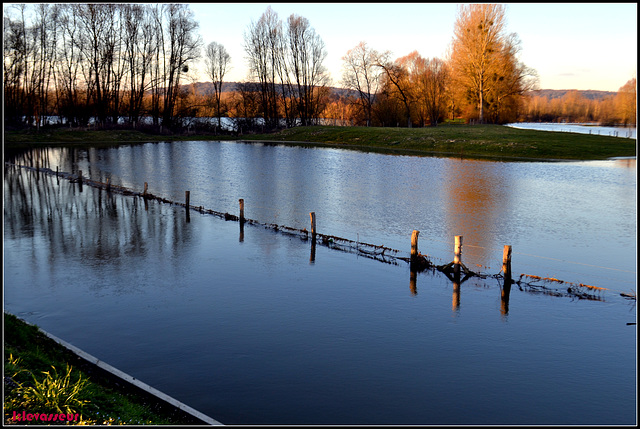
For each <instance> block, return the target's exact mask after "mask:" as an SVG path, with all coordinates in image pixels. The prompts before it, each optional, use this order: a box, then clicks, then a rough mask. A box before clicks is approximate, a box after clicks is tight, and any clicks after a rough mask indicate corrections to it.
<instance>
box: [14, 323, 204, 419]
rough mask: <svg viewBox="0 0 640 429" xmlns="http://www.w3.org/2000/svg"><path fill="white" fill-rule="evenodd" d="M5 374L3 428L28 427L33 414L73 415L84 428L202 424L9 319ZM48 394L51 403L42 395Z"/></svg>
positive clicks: (39, 332)
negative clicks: (85, 426) (27, 421)
mask: <svg viewBox="0 0 640 429" xmlns="http://www.w3.org/2000/svg"><path fill="white" fill-rule="evenodd" d="M52 367H54V368H55V370H54V369H52ZM4 368H5V373H4V393H5V395H4V423H5V424H7V425H10V424H26V422H24V421H23V418H27V415H29V414H30V415H31V420H33V415H34V413H39V415H43V414H44V415H47V416H52V417H54V416H55V417H59V415H61V414H64V415H65V419H69V418H68V417H67V416H69V415H71V416H72V417H73V418H72V419H69V420H72V422H73V423H74V424H82V425H106V424H108V425H111V424H127V425H132V424H133V425H143V424H144V425H202V424H203V422H202V421H200V420H198V419H196V418H194V417H193V416H191V415H189V414H187V413H185V412H184V411H182V410H179V409H177V408H175V407H173V406H171V405H170V404H167V403H165V402H163V401H161V400H159V399H158V398H156V397H155V396H153V395H151V394H149V393H147V392H144V391H143V390H141V389H139V388H136V387H135V386H132V385H130V384H129V383H128V382H126V381H124V380H122V379H120V378H118V377H116V376H114V375H113V374H110V373H109V372H107V371H105V370H104V369H102V368H99V367H98V366H96V365H93V364H91V363H90V362H87V361H85V360H83V359H82V358H80V357H79V356H78V355H76V354H74V353H72V352H71V351H70V350H68V349H66V348H65V347H63V346H62V345H60V344H58V343H56V342H55V341H54V340H52V339H51V338H49V337H47V336H46V335H45V334H44V333H42V332H41V331H40V330H39V329H38V328H37V327H36V326H33V325H29V324H27V323H25V322H24V321H22V320H20V319H18V318H17V317H16V316H14V315H12V314H8V313H4ZM67 368H70V369H71V372H70V375H69V378H68V379H66V378H65V374H66V373H67ZM44 372H48V373H49V374H50V375H51V376H52V377H47V376H46V374H45V373H44ZM32 374H33V375H32ZM54 374H57V376H58V377H56V376H55V375H54ZM45 390H46V392H47V394H48V396H47V398H49V401H48V402H47V401H45V400H44V399H43V397H41V396H40V395H39V394H40V393H42V392H44V391H45ZM51 398H54V399H57V400H52V399H51ZM36 420H38V418H37V417H36ZM41 423H42V422H39V421H34V422H33V423H32V424H41Z"/></svg>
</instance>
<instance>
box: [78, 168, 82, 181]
mask: <svg viewBox="0 0 640 429" xmlns="http://www.w3.org/2000/svg"><path fill="white" fill-rule="evenodd" d="M78 182H80V183H82V170H78Z"/></svg>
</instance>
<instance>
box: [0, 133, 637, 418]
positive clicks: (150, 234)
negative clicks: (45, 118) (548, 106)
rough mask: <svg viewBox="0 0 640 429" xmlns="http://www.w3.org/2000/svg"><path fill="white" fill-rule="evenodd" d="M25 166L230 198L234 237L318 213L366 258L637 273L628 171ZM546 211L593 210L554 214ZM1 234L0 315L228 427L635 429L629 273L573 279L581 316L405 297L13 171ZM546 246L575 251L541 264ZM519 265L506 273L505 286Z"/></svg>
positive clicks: (77, 155)
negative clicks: (584, 284)
mask: <svg viewBox="0 0 640 429" xmlns="http://www.w3.org/2000/svg"><path fill="white" fill-rule="evenodd" d="M45 154H46V156H44V155H45ZM40 155H42V157H41V158H40V159H46V160H47V162H48V163H49V166H50V168H51V167H52V169H53V170H54V171H55V167H56V166H59V168H60V170H61V171H71V170H74V171H75V170H77V169H81V170H82V171H83V174H85V175H89V176H91V177H92V178H94V179H97V178H100V177H106V176H110V177H111V178H112V183H114V184H124V185H128V186H131V187H137V188H138V189H139V190H141V189H142V184H143V183H144V181H147V182H149V192H151V193H153V194H155V195H162V196H163V197H166V198H170V199H175V200H177V201H183V199H184V190H185V189H189V188H190V189H191V202H192V204H195V205H200V204H202V205H204V206H205V207H208V208H214V209H216V210H222V211H225V210H226V211H229V212H231V213H237V199H238V198H240V197H244V198H245V201H246V202H247V204H246V208H245V211H246V215H247V217H250V218H255V219H259V220H262V221H265V222H267V221H271V220H277V223H280V224H287V225H291V226H297V225H295V224H296V223H298V224H299V226H301V227H308V225H307V222H308V212H309V211H311V210H314V209H315V211H316V213H318V219H319V229H321V228H322V229H324V230H325V231H326V232H328V233H335V234H336V235H339V234H340V230H342V232H343V233H344V235H348V234H349V233H351V234H353V231H366V230H367V231H369V232H367V233H364V232H362V233H361V234H360V235H361V236H366V237H367V238H368V239H369V241H372V242H375V243H378V242H385V243H387V242H388V243H394V242H395V243H397V244H398V247H399V248H403V247H404V248H407V247H409V246H408V244H409V238H410V233H411V229H412V227H411V226H412V225H416V224H419V228H418V229H420V228H422V229H421V231H422V232H421V236H420V238H421V241H420V243H421V245H420V247H421V250H422V249H423V245H424V248H425V250H424V251H427V250H430V249H429V247H431V246H433V247H435V246H436V244H437V243H438V241H436V240H435V239H434V238H433V237H437V238H440V237H439V236H438V234H440V235H441V236H442V238H443V241H445V242H446V241H450V242H451V245H452V241H453V240H452V237H450V235H451V232H452V231H453V230H457V229H455V228H460V229H464V232H465V233H466V235H465V238H464V240H465V241H464V242H465V243H468V244H469V245H470V246H473V245H478V246H479V245H484V246H487V245H488V244H491V245H495V243H500V242H501V241H502V240H503V239H504V238H505V237H511V238H516V237H518V236H519V235H520V234H527V235H530V236H532V237H533V238H531V237H530V238H529V239H528V240H524V239H522V240H520V241H519V242H518V243H520V244H519V245H520V246H524V245H525V243H528V242H529V240H534V241H535V244H534V245H530V246H531V247H530V249H534V250H531V251H532V252H535V251H540V250H545V249H546V250H551V249H552V250H555V253H554V254H553V255H552V256H561V257H565V258H566V257H569V256H568V255H571V256H575V255H580V256H585V257H586V256H589V255H591V254H592V253H594V254H602V256H603V257H604V254H605V253H606V252H608V251H611V252H614V253H616V257H615V258H610V259H607V261H606V263H611V264H612V263H613V261H617V260H618V259H619V258H622V259H623V260H622V261H618V263H619V264H620V267H622V268H620V269H623V268H624V269H627V270H629V271H634V272H635V237H633V235H634V232H635V171H634V170H635V161H634V162H633V164H626V163H630V161H607V162H596V163H559V164H544V163H534V164H529V163H525V164H507V163H481V162H473V161H470V162H466V161H460V160H447V159H438V158H412V157H392V156H384V155H367V154H360V153H356V152H341V151H335V150H324V149H303V148H286V147H280V146H275V147H268V146H261V145H245V144H232V143H195V142H194V143H185V144H182V143H181V144H173V145H171V144H149V145H140V146H130V147H122V148H119V149H115V148H114V149H102V150H91V151H70V150H66V149H49V150H47V151H45V152H44V153H41V154H40ZM34 156H35V158H33V159H38V154H34ZM26 158H28V157H25V156H23V155H21V156H19V157H18V158H17V159H16V160H17V161H20V162H26V161H25V159H26ZM534 167H538V168H534ZM415 177H420V178H421V180H414V178H415ZM471 178H472V179H473V180H471ZM425 182H426V183H425ZM462 183H467V185H468V186H465V187H462V186H461V184H462ZM495 187H497V188H495ZM583 187H585V188H588V189H589V192H581V189H583ZM199 188H200V190H197V189H199ZM494 188H495V189H494ZM251 191H253V192H251ZM567 191H570V192H567ZM538 193H539V194H542V195H536V194H538ZM390 195H392V196H394V198H389V196H390ZM411 195H417V197H410V196H411ZM405 198H406V201H404V199H405ZM563 198H564V199H565V200H566V199H569V201H568V202H570V203H574V204H577V203H580V204H583V205H587V206H588V207H590V209H589V210H582V211H577V210H573V209H571V207H572V206H573V205H574V204H568V205H567V208H564V209H562V207H561V206H562V204H560V203H559V202H557V201H556V200H557V199H563ZM436 199H438V201H435V200H436ZM590 199H593V200H597V201H599V202H600V204H595V203H593V202H592V201H590ZM386 200H392V201H393V204H392V203H389V202H387V201H386ZM631 200H632V201H631ZM542 201H544V202H545V204H541V202H542ZM532 202H536V203H537V204H531V208H528V205H529V204H530V203H532ZM608 204H611V205H612V207H609V206H608ZM541 205H542V206H544V207H540V206H541ZM318 207H320V208H318ZM596 209H599V210H596ZM546 211H550V213H546ZM458 212H460V213H459V214H458ZM576 213H579V214H580V216H579V217H577V218H576ZM559 214H562V215H563V216H564V217H565V218H567V219H562V216H559ZM385 215H388V216H385ZM441 215H442V216H441ZM423 216H427V217H428V219H429V222H426V221H424V220H421V219H422V218H423ZM540 216H542V219H539V217H540ZM611 216H616V217H618V219H617V220H615V221H612V220H611V218H610V217H611ZM299 218H301V219H299ZM550 219H552V220H553V223H550V222H549V221H550ZM607 219H608V221H607ZM4 220H5V224H4V232H5V238H4V249H5V253H4V276H5V278H4V281H5V291H4V292H5V294H4V295H5V298H4V299H5V309H6V310H7V311H10V312H12V313H14V314H17V315H19V316H20V317H23V318H25V319H26V320H28V321H30V322H32V323H37V324H38V325H39V326H41V327H43V329H45V330H47V331H49V332H51V333H53V334H54V335H57V336H59V337H61V338H63V339H65V340H67V341H69V342H71V343H73V344H75V345H76V346H78V347H81V348H83V349H84V350H86V351H87V352H88V353H91V354H93V355H95V356H97V357H99V358H100V359H102V360H104V361H106V362H108V363H109V364H111V365H114V366H116V367H117V368H119V369H122V370H123V371H125V372H127V373H129V374H131V375H133V376H134V377H136V378H139V379H141V380H142V381H144V382H146V383H149V384H151V385H152V386H154V387H156V388H158V389H160V390H161V391H164V392H166V393H168V394H170V395H172V396H174V397H176V398H177V399H179V400H181V401H183V402H185V403H187V404H188V405H190V406H192V407H194V408H196V409H198V410H199V411H202V412H204V413H206V414H209V415H211V416H212V417H213V418H215V419H217V420H219V421H221V422H222V423H225V424H633V423H635V416H636V400H637V392H636V372H635V371H636V355H635V351H636V328H635V326H633V325H627V323H630V322H635V320H636V317H635V316H636V315H635V305H634V301H629V300H626V299H624V298H623V297H621V296H620V295H619V293H618V290H617V289H619V290H622V291H627V290H628V289H629V288H634V287H635V284H634V283H635V273H634V274H629V273H624V272H618V271H613V270H604V273H605V274H603V270H602V269H599V270H596V269H595V268H593V267H583V266H574V267H572V271H576V272H577V273H576V276H578V277H581V276H585V275H593V276H595V274H597V273H600V274H601V275H602V276H603V277H604V278H608V279H609V281H604V280H603V281H602V282H600V283H599V285H603V286H605V287H609V288H610V289H609V290H606V291H600V292H596V293H594V294H593V297H594V298H597V299H598V300H584V299H577V298H575V297H572V296H566V295H565V296H554V295H553V294H551V292H552V291H550V290H544V289H531V288H527V287H523V288H519V287H517V286H514V287H512V289H511V294H510V297H509V299H508V301H507V302H505V300H503V299H502V298H501V287H500V285H499V284H498V283H497V282H496V281H495V280H492V279H489V280H482V279H477V278H473V279H470V280H467V281H466V282H464V283H462V285H460V286H459V287H455V286H454V285H452V283H451V281H450V280H449V279H447V278H446V277H445V276H444V275H442V274H439V273H431V272H424V273H420V274H418V275H417V279H416V282H415V285H414V284H413V283H412V281H411V275H410V272H409V269H408V266H407V265H406V264H402V263H400V264H398V265H390V264H384V263H381V262H378V261H374V260H371V259H368V258H363V257H359V256H357V255H355V254H351V253H344V252H338V251H335V250H332V249H329V248H327V247H325V246H322V245H319V246H317V247H316V249H315V252H314V253H312V250H311V248H310V243H309V241H306V240H302V239H300V238H299V237H296V236H290V235H287V234H282V233H278V232H274V231H273V230H270V229H265V228H263V227H256V226H251V225H245V226H244V228H243V229H240V227H239V224H238V223H237V222H225V221H224V220H221V219H219V218H217V217H214V216H211V215H201V214H198V213H197V212H192V213H191V215H190V219H189V222H187V218H186V213H185V210H184V208H182V207H179V206H175V205H170V204H161V203H158V202H156V201H148V202H147V204H145V202H144V201H143V200H142V199H141V198H137V197H131V196H124V195H119V194H116V193H107V192H106V191H104V190H98V189H95V188H92V187H88V186H86V185H85V186H83V187H82V188H80V186H79V184H77V183H70V182H68V181H67V180H64V179H59V180H57V179H56V178H55V177H54V176H47V175H44V174H39V175H38V174H37V173H35V172H33V171H29V170H24V169H22V170H16V169H13V168H7V169H6V171H5V181H4ZM505 220H509V222H506V221H505ZM420 222H422V223H420ZM509 225H510V226H509ZM427 226H428V227H427ZM507 226H509V227H507ZM593 227H599V228H603V229H604V230H603V231H600V232H597V233H593V232H592V231H591V230H592V228H593ZM407 229H408V231H407ZM334 230H338V231H337V232H336V231H334ZM505 230H506V231H505ZM321 232H322V231H321ZM474 232H475V235H474ZM627 233H629V234H628V235H630V236H631V237H630V238H628V239H627V238H626V237H627ZM493 235H497V238H495V237H493ZM550 236H559V237H564V238H566V237H581V241H580V243H574V244H568V245H560V244H559V243H562V242H563V241H554V242H553V243H551V244H546V243H545V240H546V239H548V238H549V237H550ZM423 237H424V239H423ZM361 238H362V237H361ZM449 239H450V240H449ZM610 241H611V242H615V243H610ZM445 244H446V245H445V246H443V249H442V251H441V256H442V259H443V260H447V261H448V260H450V259H448V258H450V256H451V255H450V253H451V252H450V246H449V243H445ZM593 247H599V248H600V251H593V252H592V250H591V249H592V248H593ZM618 247H623V248H626V249H627V252H624V251H620V250H619V249H617V248H618ZM465 249H466V248H465ZM472 249H474V248H473V247H472V248H471V249H470V250H469V252H468V253H467V252H466V250H465V252H464V254H463V260H465V261H467V262H468V264H469V265H472V263H471V260H472V259H471V255H477V257H478V258H480V259H482V258H483V257H486V258H487V261H489V260H491V257H490V255H492V252H493V249H492V250H490V251H488V250H483V249H476V252H475V253H474V252H473V251H472ZM514 249H516V250H517V249H518V245H514ZM603 249H604V251H603ZM629 249H630V250H629ZM407 250H408V249H407ZM497 250H499V251H500V252H501V249H497ZM626 253H632V255H630V256H625V254H626ZM312 255H313V257H312ZM486 255H488V256H486ZM625 257H627V258H628V259H627V261H626V262H625V261H624V258H625ZM524 258H525V255H517V254H516V255H514V273H519V272H521V269H524V268H523V266H522V265H521V264H522V260H521V259H524ZM311 259H313V261H311ZM537 259H540V258H537ZM537 259H536V258H531V260H537ZM578 259H582V258H578ZM499 260H500V259H499ZM541 261H542V262H537V265H535V264H534V266H532V267H530V268H531V269H534V268H544V267H546V261H547V260H546V259H544V260H541ZM604 263H605V262H602V264H604ZM492 264H493V263H492ZM493 265H495V264H493ZM560 265H562V264H560ZM491 268H493V267H491ZM493 271H494V272H496V271H497V270H495V268H494V270H493ZM527 271H529V270H527ZM527 271H525V272H527ZM535 274H540V273H539V271H536V272H535ZM558 277H560V276H558ZM625 281H627V283H624V282H625ZM558 290H562V288H558ZM560 295H562V294H560Z"/></svg>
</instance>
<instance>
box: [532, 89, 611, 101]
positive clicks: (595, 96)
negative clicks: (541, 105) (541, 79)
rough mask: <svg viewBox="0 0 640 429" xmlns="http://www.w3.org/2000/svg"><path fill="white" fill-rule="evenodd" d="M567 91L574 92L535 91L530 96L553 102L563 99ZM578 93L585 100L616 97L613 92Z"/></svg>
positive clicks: (593, 91) (563, 90)
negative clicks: (544, 98)
mask: <svg viewBox="0 0 640 429" xmlns="http://www.w3.org/2000/svg"><path fill="white" fill-rule="evenodd" d="M569 91H574V90H572V89H538V90H536V91H531V95H534V96H538V97H547V98H548V99H549V100H553V99H554V98H562V97H564V95H565V94H566V93H567V92H569ZM578 92H579V93H580V95H582V96H583V97H584V98H586V99H587V100H603V99H605V98H607V97H611V96H615V95H616V92H613V91H595V90H587V91H581V90H578Z"/></svg>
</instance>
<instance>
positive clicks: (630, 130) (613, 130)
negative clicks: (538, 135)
mask: <svg viewBox="0 0 640 429" xmlns="http://www.w3.org/2000/svg"><path fill="white" fill-rule="evenodd" d="M506 126H508V127H513V128H523V129H526V130H540V131H557V132H563V133H580V134H592V135H598V136H611V137H620V138H631V139H635V138H636V128H635V127H602V126H596V125H591V124H573V123H568V124H566V123H565V124H562V123H560V124H559V123H556V122H517V123H513V124H507V125H506Z"/></svg>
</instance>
